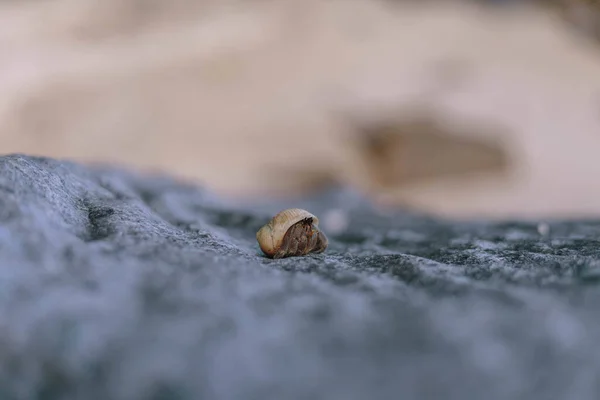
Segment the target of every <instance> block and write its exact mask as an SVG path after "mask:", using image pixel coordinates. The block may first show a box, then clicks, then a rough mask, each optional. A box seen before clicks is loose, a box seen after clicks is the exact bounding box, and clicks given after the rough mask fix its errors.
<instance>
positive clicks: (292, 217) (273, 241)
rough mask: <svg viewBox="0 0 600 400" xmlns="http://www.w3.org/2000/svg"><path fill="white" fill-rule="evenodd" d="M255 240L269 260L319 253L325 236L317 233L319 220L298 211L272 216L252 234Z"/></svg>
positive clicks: (291, 209)
mask: <svg viewBox="0 0 600 400" xmlns="http://www.w3.org/2000/svg"><path fill="white" fill-rule="evenodd" d="M256 240H258V244H259V246H260V249H261V250H262V251H263V253H265V255H266V256H267V257H269V258H284V257H293V256H304V255H306V254H308V253H322V252H323V251H325V249H326V248H327V244H328V240H327V237H326V236H325V234H324V233H323V232H321V231H320V230H319V219H318V218H317V217H315V216H314V215H313V214H311V213H309V212H308V211H306V210H302V209H300V208H290V209H288V210H284V211H281V212H280V213H278V214H277V215H275V216H274V217H273V218H272V219H271V220H270V221H269V222H268V223H267V224H266V225H265V226H263V227H262V228H260V230H259V231H258V232H257V233H256Z"/></svg>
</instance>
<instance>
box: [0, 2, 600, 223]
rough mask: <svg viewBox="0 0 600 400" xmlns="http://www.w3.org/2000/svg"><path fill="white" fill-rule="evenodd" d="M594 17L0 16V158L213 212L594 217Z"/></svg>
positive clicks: (276, 8)
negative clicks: (320, 209) (319, 199)
mask: <svg viewBox="0 0 600 400" xmlns="http://www.w3.org/2000/svg"><path fill="white" fill-rule="evenodd" d="M483 3H486V5H485V6H484V5H483ZM491 3H495V4H496V5H495V6H491V5H489V4H491ZM596 8H598V6H597V5H596V4H595V3H594V2H593V1H585V0H581V1H568V0H564V1H556V2H544V3H543V5H539V4H537V3H535V2H525V1H521V2H517V1H512V2H509V1H496V2H491V1H488V2H484V1H480V2H468V1H450V0H448V1H438V2H435V1H412V2H411V1H400V0H397V1H391V0H390V1H376V0H364V1H362V0H337V1H336V0H329V1H327V0H320V1H316V0H278V1H267V0H262V1H259V0H255V1H250V0H246V1H233V0H231V1H226V0H222V1H217V0H204V1H193V0H171V1H159V0H102V1H100V0H98V1H93V0H47V1H3V2H0V93H1V96H0V153H13V152H20V153H28V154H38V155H49V156H54V157H61V158H71V159H75V160H82V161H89V162H114V163H119V164H123V165H126V166H129V167H131V168H137V169H143V170H160V171H166V172H168V173H171V174H174V175H176V176H179V177H181V178H183V179H189V180H194V181H197V182H199V183H202V184H205V185H207V186H208V187H210V188H212V189H213V190H215V191H217V192H219V193H222V194H223V195H228V196H229V195H230V196H248V197H252V198H256V197H259V198H260V197H264V196H290V197H293V196H296V195H297V194H298V193H300V192H305V191H308V190H313V189H317V188H320V187H323V186H327V185H332V184H343V185H350V186H353V187H355V188H356V189H357V190H360V191H361V192H363V193H366V194H368V195H369V196H371V197H372V198H373V199H374V201H377V202H379V203H381V204H384V205H391V206H406V207H412V208H416V209H420V210H424V211H429V212H432V213H435V214H440V215H445V216H453V217H471V216H486V217H511V218H512V217H563V216H568V217H581V216H600V185H599V184H598V178H600V158H599V154H600V46H599V44H598V43H597V42H596V36H597V31H596V29H597V27H596V25H595V24H596V21H597V19H596V17H597V16H598V14H596V12H597V11H596Z"/></svg>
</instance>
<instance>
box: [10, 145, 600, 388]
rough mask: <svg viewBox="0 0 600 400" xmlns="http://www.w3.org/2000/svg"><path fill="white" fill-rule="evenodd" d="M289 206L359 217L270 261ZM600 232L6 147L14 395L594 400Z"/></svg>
mask: <svg viewBox="0 0 600 400" xmlns="http://www.w3.org/2000/svg"><path fill="white" fill-rule="evenodd" d="M289 207H303V208H306V209H308V210H310V211H311V212H313V213H315V214H316V215H318V216H323V215H328V213H329V211H330V210H337V211H336V212H338V214H339V213H341V214H340V215H346V216H347V219H348V220H347V222H348V224H347V227H346V228H345V229H341V230H338V231H335V232H327V228H326V227H324V230H325V232H326V233H328V236H329V239H330V248H329V249H328V250H327V251H326V252H325V253H324V254H320V255H310V256H307V257H302V258H288V259H283V260H269V259H266V258H265V257H263V256H262V255H261V253H260V251H259V248H258V245H257V243H256V240H255V237H254V235H255V232H256V231H257V230H258V229H259V228H260V226H262V225H263V224H264V223H265V222H267V221H268V219H269V218H270V217H271V216H272V215H274V214H275V213H276V212H277V211H279V210H281V209H283V208H289ZM332 226H333V225H332ZM599 237H600V222H599V221H548V222H547V225H544V224H538V223H537V222H535V221H528V222H523V221H521V222H516V221H515V222H510V221H507V222H502V223H499V222H493V223H492V222H486V221H473V222H469V223H465V222H461V223H458V222H452V221H443V220H437V219H433V218H428V217H426V216H420V215H414V214H409V213H400V212H394V213H383V212H381V211H377V210H376V209H375V208H373V207H371V206H370V205H369V203H368V202H366V201H364V200H362V199H361V198H360V197H359V196H357V195H355V194H353V193H349V192H347V191H344V190H331V191H330V192H327V193H322V194H319V195H317V196H314V197H312V198H307V199H302V200H299V201H298V202H294V203H285V204H283V203H276V202H274V203H273V204H260V205H259V204H235V203H232V202H231V201H225V200H223V199H219V198H217V197H216V196H213V195H211V194H210V193H208V192H206V191H204V190H202V189H201V188H196V187H192V186H189V185H184V184H182V183H178V182H176V181H174V180H172V179H170V178H168V177H157V176H152V177H151V176H142V175H138V174H135V173H132V172H127V171H123V170H119V169H117V168H108V167H101V166H94V167H92V166H83V165H78V164H75V163H71V162H66V161H58V160H52V159H46V158H34V157H26V156H21V155H10V156H5V157H2V158H0V343H1V345H0V371H1V373H0V398H1V399H3V400H12V399H19V400H20V399H114V400H120V399H123V400H135V399H157V400H158V399H194V400H196V399H214V400H221V399H245V400H246V399H248V400H250V399H257V400H258V399H260V400H264V399H345V400H350V399H357V400H358V399H361V400H362V399H369V398H374V399H438V398H439V399H457V400H466V399H488V400H491V399H544V400H548V399H598V398H600V347H599V346H597V344H598V339H599V337H600V336H599V334H600V310H599V306H600V290H599V289H598V282H600V252H599V248H598V247H599V246H598V244H599V243H598V238H599Z"/></svg>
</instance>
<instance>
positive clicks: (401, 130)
mask: <svg viewBox="0 0 600 400" xmlns="http://www.w3.org/2000/svg"><path fill="white" fill-rule="evenodd" d="M469 126H470V128H469V129H473V130H474V131H473V132H459V131H458V129H459V128H457V127H455V126H454V127H453V126H451V125H450V124H449V123H446V122H444V121H442V120H440V119H439V118H437V117H436V116H435V115H433V114H432V113H430V112H422V113H416V114H415V115H413V116H409V117H405V118H402V117H400V118H397V119H396V120H384V121H378V122H375V123H372V124H368V125H363V126H360V127H359V128H358V134H357V135H356V136H355V139H356V145H357V146H359V148H360V150H359V152H360V154H361V155H362V156H363V158H364V161H365V164H366V165H367V167H368V169H369V174H370V176H371V179H372V182H373V183H374V184H376V185H377V186H380V187H391V186H395V185H398V184H407V183H412V182H416V181H424V180H435V179H440V178H445V177H450V176H466V175H470V174H474V173H477V174H480V173H495V174H497V173H503V172H505V171H506V170H507V169H508V167H509V165H510V162H509V154H508V150H507V149H506V148H504V146H502V144H501V142H500V141H498V140H494V139H489V137H490V135H487V134H486V135H485V136H484V137H482V135H479V134H477V133H476V132H477V130H480V131H486V132H489V131H490V130H491V129H494V130H497V128H494V127H490V126H475V125H469ZM492 137H493V136H492Z"/></svg>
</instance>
